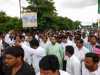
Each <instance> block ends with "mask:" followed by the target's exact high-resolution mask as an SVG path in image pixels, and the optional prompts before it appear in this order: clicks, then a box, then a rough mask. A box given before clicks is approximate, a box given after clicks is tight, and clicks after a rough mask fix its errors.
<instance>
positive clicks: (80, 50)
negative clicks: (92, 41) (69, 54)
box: [75, 39, 89, 61]
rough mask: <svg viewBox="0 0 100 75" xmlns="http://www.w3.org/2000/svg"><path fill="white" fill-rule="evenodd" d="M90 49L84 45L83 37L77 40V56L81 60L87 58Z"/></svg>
mask: <svg viewBox="0 0 100 75" xmlns="http://www.w3.org/2000/svg"><path fill="white" fill-rule="evenodd" d="M88 52H89V50H88V49H87V48H86V47H84V41H83V40H82V39H77V40H76V48H75V56H76V57H77V58H78V59H79V60H80V61H83V60H84V58H85V54H86V53H88Z"/></svg>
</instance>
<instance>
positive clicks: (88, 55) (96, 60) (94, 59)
mask: <svg viewBox="0 0 100 75" xmlns="http://www.w3.org/2000/svg"><path fill="white" fill-rule="evenodd" d="M85 57H90V58H92V60H93V62H94V63H98V62H99V60H100V58H99V57H98V55H97V54H95V53H92V52H89V53H87V54H86V55H85Z"/></svg>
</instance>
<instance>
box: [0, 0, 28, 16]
mask: <svg viewBox="0 0 100 75" xmlns="http://www.w3.org/2000/svg"><path fill="white" fill-rule="evenodd" d="M27 5H28V3H27V2H26V0H21V6H27ZM0 11H5V12H6V13H7V15H9V16H17V17H19V16H20V10H19V0H0Z"/></svg>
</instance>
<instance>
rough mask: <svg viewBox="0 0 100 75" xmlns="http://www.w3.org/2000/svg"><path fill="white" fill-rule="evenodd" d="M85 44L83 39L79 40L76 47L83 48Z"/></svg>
mask: <svg viewBox="0 0 100 75" xmlns="http://www.w3.org/2000/svg"><path fill="white" fill-rule="evenodd" d="M83 44H84V41H83V40H82V39H77V40H76V46H77V48H82V47H83Z"/></svg>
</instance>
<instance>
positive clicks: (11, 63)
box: [4, 54, 17, 67]
mask: <svg viewBox="0 0 100 75" xmlns="http://www.w3.org/2000/svg"><path fill="white" fill-rule="evenodd" d="M16 63H17V58H16V57H14V56H12V55H10V54H6V55H5V57H4V64H5V65H7V66H10V67H13V66H14V65H15V64H16Z"/></svg>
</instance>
